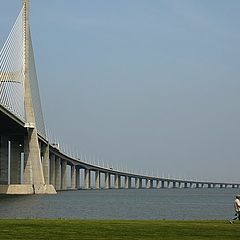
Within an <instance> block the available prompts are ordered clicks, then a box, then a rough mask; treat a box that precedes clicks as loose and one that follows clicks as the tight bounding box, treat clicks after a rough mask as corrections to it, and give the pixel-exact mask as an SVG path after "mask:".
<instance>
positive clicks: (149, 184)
mask: <svg viewBox="0 0 240 240" xmlns="http://www.w3.org/2000/svg"><path fill="white" fill-rule="evenodd" d="M0 122H1V123H2V124H0V185H5V186H6V185H18V186H19V185H21V184H24V182H25V181H24V170H23V166H21V165H23V163H21V161H22V162H24V160H23V158H24V151H25V148H24V144H25V141H26V134H27V130H26V126H25V125H24V123H22V122H19V121H16V119H15V118H14V116H12V115H11V114H10V113H9V112H8V111H7V110H4V109H0ZM9 142H10V143H11V144H10V146H11V149H10V152H11V154H10V156H11V159H10V160H9V159H8V157H7V156H8V154H7V152H8V151H9V149H8V148H9V147H8V144H9ZM38 143H39V149H40V154H41V159H42V169H43V175H44V181H45V184H46V185H53V186H54V188H55V189H56V190H57V191H60V190H67V179H68V176H67V174H68V171H67V166H70V168H71V176H69V177H70V178H71V189H72V190H76V189H110V188H115V189H120V188H126V189H128V188H137V189H139V188H204V187H205V188H215V187H219V188H227V187H231V188H239V187H240V184H238V183H225V182H211V181H196V180H183V179H174V178H164V177H157V176H147V175H141V174H136V173H130V172H123V171H118V170H115V169H111V168H106V167H101V166H97V165H94V164H90V163H87V162H85V161H82V160H81V159H76V158H73V157H71V156H69V155H67V154H66V153H64V152H62V151H61V150H59V149H58V147H56V145H54V144H49V142H48V140H46V139H45V138H44V137H42V136H41V135H39V134H38ZM9 162H10V163H9ZM80 174H83V176H82V177H80ZM80 179H81V180H83V182H82V184H81V186H80Z"/></svg>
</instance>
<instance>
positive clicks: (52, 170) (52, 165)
mask: <svg viewBox="0 0 240 240" xmlns="http://www.w3.org/2000/svg"><path fill="white" fill-rule="evenodd" d="M55 166H56V156H55V155H54V154H51V155H50V184H52V185H53V186H54V187H55V188H56V184H55Z"/></svg>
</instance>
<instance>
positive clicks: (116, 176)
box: [114, 174, 121, 189]
mask: <svg viewBox="0 0 240 240" xmlns="http://www.w3.org/2000/svg"><path fill="white" fill-rule="evenodd" d="M114 187H115V188H116V189H118V188H120V187H121V186H120V178H119V175H118V174H115V175H114Z"/></svg>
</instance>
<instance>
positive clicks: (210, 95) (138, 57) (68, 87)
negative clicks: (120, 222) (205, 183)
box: [0, 0, 240, 181]
mask: <svg viewBox="0 0 240 240" xmlns="http://www.w3.org/2000/svg"><path fill="white" fill-rule="evenodd" d="M0 3H1V4H0V6H1V7H0V45H1V46H2V44H3V43H4V41H5V39H6V36H7V34H8V32H9V31H10V29H11V27H12V25H13V23H14V21H15V18H16V16H17V14H18V12H19V10H20V7H21V0H10V1H9V0H0ZM239 12H240V1H238V0H235V1H234V0H231V1H225V0H224V1H223V0H211V1H209V0H198V1H197V0H195V1H193V0H192V1H190V0H181V1H179V0H175V1H174V0H165V1H163V0H121V1H120V0H119V1H114V0H101V1H99V0H92V1H89V0H84V1H83V0H68V1H66V0H51V1H49V0H32V1H31V29H32V38H33V44H34V50H35V59H36V64H37V70H38V80H39V85H40V89H41V97H42V104H43V110H44V115H45V122H46V126H47V127H48V128H49V129H51V130H54V132H55V134H56V135H58V136H59V139H61V141H64V142H65V144H69V145H72V146H75V148H76V147H78V148H79V152H81V153H86V154H90V155H91V156H93V155H95V157H96V158H97V157H98V158H101V159H104V160H105V161H108V162H109V163H110V164H113V165H114V166H115V167H116V166H117V165H118V166H123V167H125V166H126V165H127V166H128V168H130V169H135V170H141V169H142V170H148V171H149V172H152V170H154V172H155V173H157V171H158V173H159V174H161V175H162V174H164V175H165V176H167V175H168V174H169V176H172V177H173V176H175V177H184V178H185V177H188V178H196V179H200V180H202V179H208V180H221V181H223V180H225V181H239V180H240V174H239V171H240V147H239V145H240V81H239V76H240V15H239Z"/></svg>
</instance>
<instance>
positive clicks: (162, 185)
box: [160, 180, 165, 188]
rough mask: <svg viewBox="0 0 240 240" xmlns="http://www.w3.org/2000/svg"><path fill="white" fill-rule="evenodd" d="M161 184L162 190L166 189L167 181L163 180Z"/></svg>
mask: <svg viewBox="0 0 240 240" xmlns="http://www.w3.org/2000/svg"><path fill="white" fill-rule="evenodd" d="M160 182H161V188H165V181H164V180H162V181H160Z"/></svg>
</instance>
